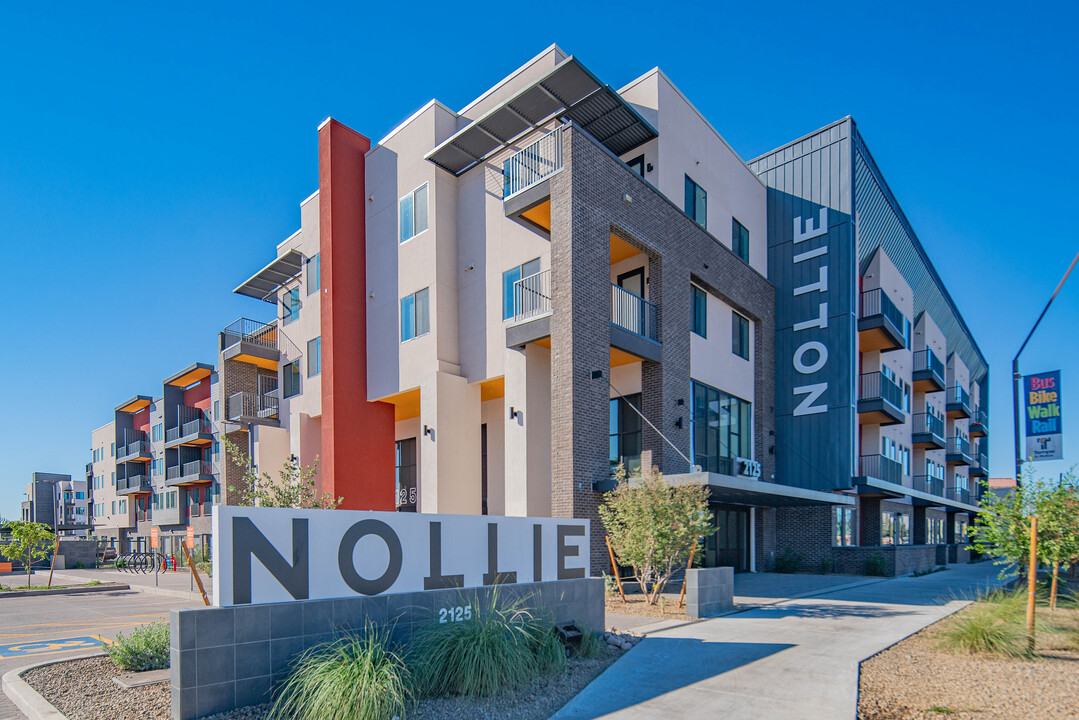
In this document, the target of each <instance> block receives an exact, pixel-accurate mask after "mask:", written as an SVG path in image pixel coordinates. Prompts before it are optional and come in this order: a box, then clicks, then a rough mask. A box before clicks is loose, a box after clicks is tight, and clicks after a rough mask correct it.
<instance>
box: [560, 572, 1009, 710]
mask: <svg viewBox="0 0 1079 720" xmlns="http://www.w3.org/2000/svg"><path fill="white" fill-rule="evenodd" d="M997 571H998V568H997V567H996V566H994V565H993V564H992V563H988V562H986V563H979V564H976V565H953V566H949V569H948V570H946V571H944V572H938V573H933V574H931V575H926V576H923V577H920V578H913V577H904V578H897V579H893V580H882V581H867V582H864V583H862V582H858V584H857V585H856V586H853V587H852V586H850V584H849V583H848V584H846V586H841V587H839V588H838V589H831V590H829V589H827V588H825V589H822V590H821V592H820V594H816V595H813V596H812V597H806V598H803V599H796V600H783V599H782V598H772V599H773V600H774V603H773V604H771V605H763V606H760V607H755V608H753V609H751V610H747V611H745V612H739V613H736V614H733V615H730V616H727V617H722V618H716V619H714V620H707V621H704V622H698V623H692V624H688V625H681V626H678V627H674V628H671V629H669V630H660V631H657V632H653V633H650V634H649V635H648V636H647V637H646V638H645V639H644V640H643V641H641V643H640V644H638V645H637V646H636V647H635V648H634V649H633V650H631V651H630V652H628V653H626V655H625V656H624V657H622V658H621V659H620V660H619V661H618V662H616V663H615V664H614V665H612V666H611V667H610V668H609V669H608V670H607V671H606V672H604V673H603V674H602V675H600V676H599V678H597V679H596V680H595V681H594V682H593V683H592V684H591V685H589V686H588V687H587V688H585V690H584V691H583V692H582V693H581V694H580V695H578V696H577V697H576V698H574V699H573V700H571V701H570V702H569V703H568V704H567V705H566V706H565V707H564V708H562V710H561V711H560V712H559V713H558V714H557V715H555V718H560V719H569V718H573V719H574V720H582V719H592V718H619V720H624V719H629V718H632V719H634V720H637V719H643V718H670V717H680V718H681V717H684V718H713V717H730V718H738V720H754V719H756V718H761V719H762V720H763V719H764V718H768V720H772V719H773V718H777V717H782V718H787V719H789V720H799V719H801V718H806V719H812V720H818V719H819V720H840V719H853V718H854V717H855V715H856V711H857V698H858V664H859V662H861V661H862V660H864V659H865V658H867V657H870V656H872V655H874V654H876V653H878V652H880V651H881V650H883V649H885V648H887V647H889V646H890V645H893V644H894V643H896V642H898V641H899V640H902V639H903V638H905V637H907V636H909V635H911V634H913V633H915V632H917V631H919V630H921V629H922V628H924V627H926V626H928V625H930V624H932V623H934V622H936V621H937V620H939V619H940V618H942V617H945V616H946V615H949V614H951V613H953V612H955V611H956V610H959V609H960V608H962V607H963V606H964V605H966V604H967V602H969V600H968V599H967V598H973V597H974V596H975V595H976V594H978V593H979V592H980V591H984V589H985V588H987V587H995V586H997V585H998V581H997V580H996V573H997ZM790 577H796V576H790ZM800 577H803V578H805V577H811V576H800ZM770 578H775V576H770ZM778 581H779V582H789V583H797V582H799V580H797V579H794V580H786V579H784V578H779V579H778ZM759 582H760V583H761V584H762V585H766V584H767V583H766V582H765V578H764V577H762V578H761V579H760V580H759ZM856 582H857V581H856ZM762 590H763V588H759V589H757V591H756V592H758V593H760V592H762ZM773 594H775V593H773ZM745 597H751V596H745ZM757 597H761V595H758V596H757Z"/></svg>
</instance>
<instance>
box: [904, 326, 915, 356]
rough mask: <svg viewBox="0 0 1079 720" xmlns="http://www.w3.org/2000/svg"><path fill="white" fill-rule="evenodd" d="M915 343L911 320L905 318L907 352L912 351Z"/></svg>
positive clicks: (905, 345)
mask: <svg viewBox="0 0 1079 720" xmlns="http://www.w3.org/2000/svg"><path fill="white" fill-rule="evenodd" d="M913 341H914V337H913V335H912V333H911V325H910V320H907V319H906V318H903V346H904V347H905V348H906V349H907V350H910V348H911V345H913Z"/></svg>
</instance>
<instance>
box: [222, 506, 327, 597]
mask: <svg viewBox="0 0 1079 720" xmlns="http://www.w3.org/2000/svg"><path fill="white" fill-rule="evenodd" d="M252 556H254V557H257V558H258V559H259V562H261V563H262V565H263V567H265V568H266V569H267V570H269V571H270V574H271V575H273V576H274V579H275V580H277V582H279V583H281V585H282V587H284V588H285V590H288V592H289V595H291V596H292V597H293V599H294V600H306V599H307V593H308V562H307V559H308V552H307V520H306V519H303V518H295V519H293V521H292V564H291V565H289V564H288V562H287V561H286V560H285V558H283V557H282V556H281V553H279V552H277V548H275V547H274V546H273V545H272V544H271V543H270V541H269V540H267V539H266V536H265V535H263V534H262V532H261V531H260V530H259V529H258V528H257V527H255V523H253V522H251V519H250V518H246V517H233V518H232V602H233V604H234V605H246V604H249V603H250V602H251V557H252Z"/></svg>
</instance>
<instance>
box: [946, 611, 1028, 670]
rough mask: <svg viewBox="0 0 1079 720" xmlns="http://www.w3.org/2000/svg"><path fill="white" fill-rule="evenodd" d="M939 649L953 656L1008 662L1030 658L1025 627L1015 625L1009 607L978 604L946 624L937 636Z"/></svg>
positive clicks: (1016, 623) (1018, 624)
mask: <svg viewBox="0 0 1079 720" xmlns="http://www.w3.org/2000/svg"><path fill="white" fill-rule="evenodd" d="M940 644H941V646H942V647H944V648H946V649H948V650H952V651H955V652H964V653H972V654H974V653H991V654H994V655H1003V656H1005V657H1011V658H1021V657H1027V656H1028V655H1029V654H1030V651H1029V648H1028V646H1027V636H1026V632H1025V629H1024V627H1023V626H1022V624H1021V623H1019V622H1017V621H1016V618H1015V617H1014V610H1013V608H1012V606H1011V604H1010V603H1009V602H1007V601H1005V602H989V603H984V602H978V603H974V604H973V605H970V606H969V607H968V608H967V609H966V610H964V611H962V612H961V613H960V614H959V615H957V616H955V617H953V618H950V619H948V620H947V621H946V623H945V625H944V627H943V629H942V630H941V634H940Z"/></svg>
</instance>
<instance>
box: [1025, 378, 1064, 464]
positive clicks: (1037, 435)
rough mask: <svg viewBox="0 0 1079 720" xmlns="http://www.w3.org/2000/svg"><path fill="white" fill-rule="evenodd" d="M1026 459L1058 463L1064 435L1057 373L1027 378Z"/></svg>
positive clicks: (1061, 455)
mask: <svg viewBox="0 0 1079 720" xmlns="http://www.w3.org/2000/svg"><path fill="white" fill-rule="evenodd" d="M1025 380H1026V400H1027V403H1026V404H1027V418H1026V425H1027V427H1026V430H1027V432H1026V436H1027V458H1029V459H1030V460H1034V461H1038V460H1060V459H1061V458H1062V457H1063V455H1064V453H1063V447H1062V445H1063V443H1061V439H1062V438H1063V435H1062V433H1063V432H1064V430H1063V427H1062V425H1061V416H1060V371H1059V370H1054V371H1053V372H1044V373H1038V374H1036V375H1027V376H1026V378H1025Z"/></svg>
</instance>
